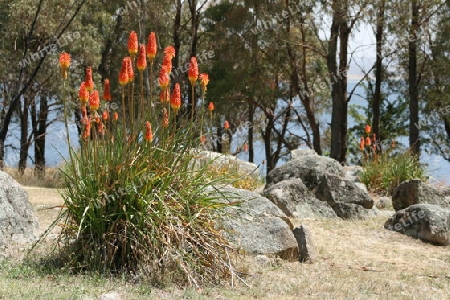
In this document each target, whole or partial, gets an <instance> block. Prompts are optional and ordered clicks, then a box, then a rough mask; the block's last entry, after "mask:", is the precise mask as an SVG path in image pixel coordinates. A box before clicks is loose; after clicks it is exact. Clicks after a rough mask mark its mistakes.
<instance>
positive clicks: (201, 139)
mask: <svg viewBox="0 0 450 300" xmlns="http://www.w3.org/2000/svg"><path fill="white" fill-rule="evenodd" d="M205 142H206V136H205V135H202V136H201V137H200V143H202V144H204V143H205Z"/></svg>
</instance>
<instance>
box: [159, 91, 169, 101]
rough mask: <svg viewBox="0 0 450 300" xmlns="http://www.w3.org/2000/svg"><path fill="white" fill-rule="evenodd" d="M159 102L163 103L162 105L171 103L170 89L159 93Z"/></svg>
mask: <svg viewBox="0 0 450 300" xmlns="http://www.w3.org/2000/svg"><path fill="white" fill-rule="evenodd" d="M159 101H161V103H167V102H169V101H170V94H169V89H168V88H163V89H162V90H161V91H160V92H159Z"/></svg>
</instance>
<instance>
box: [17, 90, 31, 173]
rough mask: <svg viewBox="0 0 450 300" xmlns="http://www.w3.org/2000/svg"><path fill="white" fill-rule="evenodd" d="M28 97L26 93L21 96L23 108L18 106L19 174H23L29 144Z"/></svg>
mask: <svg viewBox="0 0 450 300" xmlns="http://www.w3.org/2000/svg"><path fill="white" fill-rule="evenodd" d="M29 105H30V99H29V96H28V95H25V96H24V98H23V109H21V108H20V107H19V116H20V152H19V166H18V167H19V168H18V171H19V174H20V175H23V174H24V172H25V168H26V167H27V158H28V148H29V146H30V144H29V141H28V109H29Z"/></svg>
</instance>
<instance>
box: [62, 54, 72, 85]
mask: <svg viewBox="0 0 450 300" xmlns="http://www.w3.org/2000/svg"><path fill="white" fill-rule="evenodd" d="M70 62H71V58H70V54H69V53H67V52H63V53H61V55H60V56H59V66H60V68H61V76H62V78H63V79H64V80H65V79H67V69H68V68H69V66H70Z"/></svg>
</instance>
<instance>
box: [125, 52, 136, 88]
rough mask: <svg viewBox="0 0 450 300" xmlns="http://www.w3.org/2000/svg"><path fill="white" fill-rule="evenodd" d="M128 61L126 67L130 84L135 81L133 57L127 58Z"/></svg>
mask: <svg viewBox="0 0 450 300" xmlns="http://www.w3.org/2000/svg"><path fill="white" fill-rule="evenodd" d="M125 59H126V66H127V73H128V79H129V80H130V82H133V81H134V70H133V61H132V60H131V57H129V56H128V57H125Z"/></svg>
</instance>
